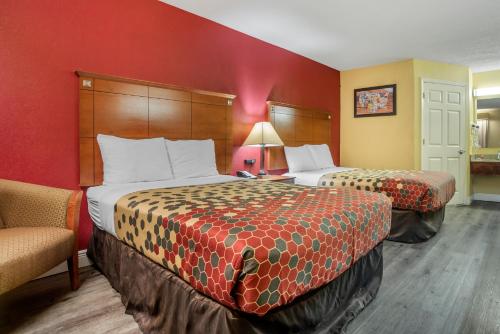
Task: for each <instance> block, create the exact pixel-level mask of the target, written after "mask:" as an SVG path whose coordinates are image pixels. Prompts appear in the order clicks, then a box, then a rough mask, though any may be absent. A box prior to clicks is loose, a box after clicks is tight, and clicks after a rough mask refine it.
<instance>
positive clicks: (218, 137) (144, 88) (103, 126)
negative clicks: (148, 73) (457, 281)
mask: <svg viewBox="0 0 500 334" xmlns="http://www.w3.org/2000/svg"><path fill="white" fill-rule="evenodd" d="M77 74H78V75H79V77H80V79H79V80H80V86H81V85H82V80H83V78H85V79H89V80H90V82H91V83H92V84H91V86H92V87H88V89H80V125H81V129H80V142H81V150H80V153H81V157H80V182H81V184H82V185H86V186H90V185H98V184H102V180H103V166H102V158H101V152H100V150H99V145H98V144H97V141H96V138H95V137H96V135H97V134H99V133H102V134H111V135H116V136H120V137H125V138H136V139H138V138H150V137H167V138H171V139H208V138H211V139H214V141H215V146H216V159H217V167H218V170H219V173H222V174H229V173H231V165H232V152H233V133H232V103H228V101H232V99H233V98H234V95H230V94H223V93H213V92H207V91H199V90H189V89H184V88H180V87H176V86H170V85H164V84H158V83H152V82H146V81H140V80H134V79H125V78H118V77H111V76H107V75H100V74H95V73H86V72H77ZM92 89H94V91H92ZM92 93H93V99H92V98H91V97H92ZM191 95H194V96H195V98H194V100H195V101H197V102H195V103H192V102H191ZM92 106H93V109H92ZM92 110H93V119H92V117H91V116H92ZM92 124H93V126H92Z"/></svg>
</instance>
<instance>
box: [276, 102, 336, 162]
mask: <svg viewBox="0 0 500 334" xmlns="http://www.w3.org/2000/svg"><path fill="white" fill-rule="evenodd" d="M267 108H268V116H269V122H271V124H273V126H274V128H275V129H276V132H277V133H278V135H279V136H280V138H281V140H283V143H284V144H285V146H301V145H304V144H328V146H329V147H330V150H331V149H332V136H331V123H332V122H331V115H330V113H329V112H327V111H324V110H320V109H312V108H304V107H299V106H295V105H291V104H286V103H281V102H274V101H267ZM287 168H288V165H287V163H286V158H285V153H284V150H283V147H272V148H270V149H269V159H268V169H270V170H276V169H287Z"/></svg>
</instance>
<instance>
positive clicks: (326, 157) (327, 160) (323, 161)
mask: <svg viewBox="0 0 500 334" xmlns="http://www.w3.org/2000/svg"><path fill="white" fill-rule="evenodd" d="M306 146H307V148H308V149H309V151H310V152H311V155H312V157H313V160H314V164H315V165H316V169H324V168H332V167H335V164H334V163H333V159H332V153H331V152H330V149H329V148H328V145H326V144H322V145H306Z"/></svg>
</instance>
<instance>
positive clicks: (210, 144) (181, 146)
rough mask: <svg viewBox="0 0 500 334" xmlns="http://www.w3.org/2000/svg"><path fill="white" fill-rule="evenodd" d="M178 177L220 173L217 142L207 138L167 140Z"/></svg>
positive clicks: (173, 166) (176, 176)
mask: <svg viewBox="0 0 500 334" xmlns="http://www.w3.org/2000/svg"><path fill="white" fill-rule="evenodd" d="M165 143H166V145H167V151H168V155H169V157H170V162H171V164H172V170H173V172H174V177H175V178H176V179H186V178H190V177H202V176H214V175H219V172H218V171H217V164H216V162H215V144H214V141H213V140H212V139H207V140H168V139H167V140H165Z"/></svg>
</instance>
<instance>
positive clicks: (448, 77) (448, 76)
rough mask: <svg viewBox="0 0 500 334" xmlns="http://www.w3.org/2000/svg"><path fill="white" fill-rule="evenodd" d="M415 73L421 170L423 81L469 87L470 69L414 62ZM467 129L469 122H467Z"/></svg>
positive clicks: (417, 163) (417, 153) (417, 158)
mask: <svg viewBox="0 0 500 334" xmlns="http://www.w3.org/2000/svg"><path fill="white" fill-rule="evenodd" d="M413 73H414V82H415V83H414V84H415V99H414V101H415V120H414V122H415V123H414V125H415V129H414V132H415V135H416V136H415V137H416V140H415V151H414V152H415V157H414V159H415V166H416V168H420V166H421V161H420V160H421V159H420V158H421V148H422V145H421V144H420V143H421V142H422V136H421V134H422V131H421V119H422V116H421V115H422V113H421V110H422V98H421V96H422V84H421V80H422V79H434V80H443V81H451V82H458V83H464V84H466V85H467V86H468V85H469V68H468V67H467V66H461V65H453V64H444V63H437V62H433V61H427V60H419V59H414V60H413ZM466 124H467V129H468V128H469V127H468V124H469V123H468V121H466ZM468 140H469V136H468V135H467V136H466V141H467V142H466V146H465V147H464V148H466V147H468Z"/></svg>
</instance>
